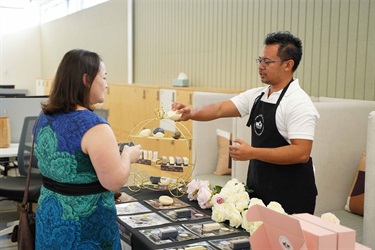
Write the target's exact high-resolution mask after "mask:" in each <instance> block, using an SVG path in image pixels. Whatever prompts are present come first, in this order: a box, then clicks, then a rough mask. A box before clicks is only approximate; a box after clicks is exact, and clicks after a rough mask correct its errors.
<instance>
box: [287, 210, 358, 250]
mask: <svg viewBox="0 0 375 250" xmlns="http://www.w3.org/2000/svg"><path fill="white" fill-rule="evenodd" d="M292 216H293V217H296V218H298V219H301V220H304V221H308V222H310V223H313V224H315V225H318V226H320V227H323V228H325V229H328V230H330V231H332V232H335V233H336V234H337V249H338V250H341V249H354V245H355V237H356V232H355V230H353V229H351V228H348V227H345V226H342V225H339V224H335V223H332V222H329V221H326V220H324V219H322V218H319V217H316V216H314V215H311V214H307V213H303V214H293V215H292Z"/></svg>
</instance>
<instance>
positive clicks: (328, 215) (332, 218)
mask: <svg viewBox="0 0 375 250" xmlns="http://www.w3.org/2000/svg"><path fill="white" fill-rule="evenodd" d="M321 218H322V219H323V220H326V221H329V222H332V223H335V224H340V220H339V219H338V218H337V217H336V215H334V214H333V213H324V214H322V216H321Z"/></svg>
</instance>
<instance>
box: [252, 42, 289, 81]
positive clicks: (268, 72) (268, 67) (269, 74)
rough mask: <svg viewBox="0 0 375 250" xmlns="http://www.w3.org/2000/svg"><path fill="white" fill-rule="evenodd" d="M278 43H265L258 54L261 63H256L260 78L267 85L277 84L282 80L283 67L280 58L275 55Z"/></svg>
mask: <svg viewBox="0 0 375 250" xmlns="http://www.w3.org/2000/svg"><path fill="white" fill-rule="evenodd" d="M278 49H279V46H278V45H274V44H272V45H265V46H264V47H263V49H262V53H261V55H260V56H259V59H260V60H261V63H259V65H258V71H259V76H260V80H261V81H262V82H263V83H266V84H269V85H275V84H278V83H279V82H280V81H282V80H283V76H284V74H283V73H284V69H283V62H281V58H280V57H278V56H277V51H278Z"/></svg>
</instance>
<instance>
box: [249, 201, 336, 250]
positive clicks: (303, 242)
mask: <svg viewBox="0 0 375 250" xmlns="http://www.w3.org/2000/svg"><path fill="white" fill-rule="evenodd" d="M247 220H248V221H263V224H262V225H261V226H260V227H259V228H258V229H257V230H256V231H255V232H254V233H253V234H252V235H251V236H250V245H251V248H252V249H336V248H337V234H336V233H335V232H332V231H330V230H327V229H325V228H322V227H320V226H317V225H315V224H312V223H310V222H307V221H304V220H300V219H298V218H296V217H293V216H290V215H286V214H281V213H278V212H276V211H273V210H271V209H269V208H267V207H264V206H261V205H254V206H252V207H250V209H249V210H248V212H247Z"/></svg>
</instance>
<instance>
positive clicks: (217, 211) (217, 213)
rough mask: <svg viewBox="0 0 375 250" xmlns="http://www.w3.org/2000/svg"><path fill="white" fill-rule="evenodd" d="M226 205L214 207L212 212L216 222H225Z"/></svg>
mask: <svg viewBox="0 0 375 250" xmlns="http://www.w3.org/2000/svg"><path fill="white" fill-rule="evenodd" d="M225 215H226V213H225V206H224V205H217V206H214V207H212V214H211V219H212V220H214V221H216V222H223V221H225V220H226V217H225Z"/></svg>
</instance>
